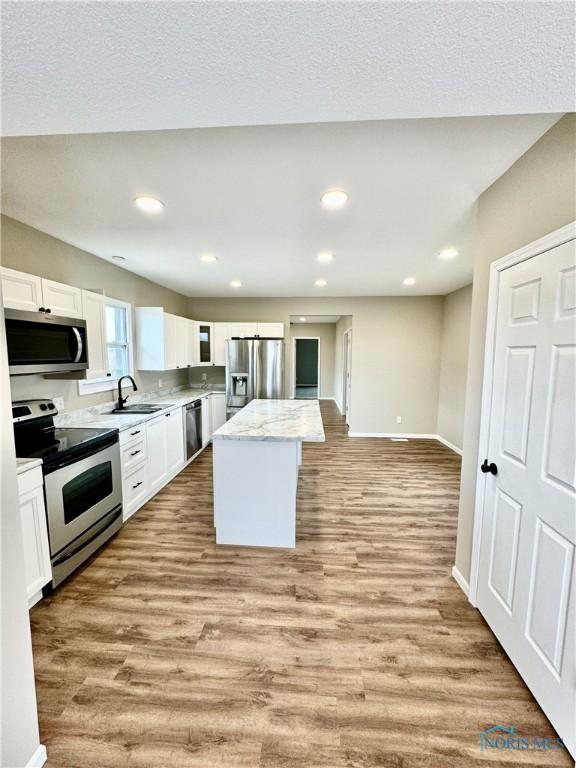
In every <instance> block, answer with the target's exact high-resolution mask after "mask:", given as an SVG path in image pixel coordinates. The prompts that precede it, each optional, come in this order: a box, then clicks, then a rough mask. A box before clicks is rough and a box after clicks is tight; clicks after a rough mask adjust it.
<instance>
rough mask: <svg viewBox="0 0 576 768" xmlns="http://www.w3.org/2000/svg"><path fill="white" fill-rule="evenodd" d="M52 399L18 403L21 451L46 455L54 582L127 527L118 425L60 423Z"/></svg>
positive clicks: (15, 408) (34, 455)
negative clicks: (65, 425)
mask: <svg viewBox="0 0 576 768" xmlns="http://www.w3.org/2000/svg"><path fill="white" fill-rule="evenodd" d="M55 413H57V411H56V409H55V408H54V404H53V403H52V402H51V401H50V400H29V401H26V402H17V403H12V415H13V421H14V433H15V438H16V455H17V456H19V457H26V458H41V459H42V461H43V463H42V472H43V474H44V495H45V499H46V515H47V519H48V536H49V540H50V557H51V561H52V586H54V587H56V586H58V585H59V584H60V583H61V582H62V581H63V580H64V579H65V578H66V577H67V576H69V575H70V574H71V573H72V571H74V570H75V569H76V568H77V567H78V566H79V565H80V564H81V563H82V562H84V561H85V560H86V559H87V558H88V557H90V555H92V554H93V553H94V552H95V551H96V550H97V549H98V548H99V547H101V546H102V544H104V543H105V542H106V541H107V540H108V539H109V538H110V537H111V536H112V535H113V534H114V533H116V531H118V530H119V529H120V527H121V525H122V480H121V475H120V451H119V447H118V430H117V429H88V428H76V427H69V428H66V429H61V428H57V427H55V426H54V419H53V415H54V414H55Z"/></svg>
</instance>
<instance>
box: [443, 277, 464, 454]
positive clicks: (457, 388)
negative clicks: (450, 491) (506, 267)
mask: <svg viewBox="0 0 576 768" xmlns="http://www.w3.org/2000/svg"><path fill="white" fill-rule="evenodd" d="M471 308H472V286H471V285H467V286H465V287H464V288H460V290H459V291H454V292H453V293H449V294H448V295H447V296H445V297H444V320H443V324H442V351H441V357H440V389H439V393H438V428H437V432H438V434H439V435H440V436H441V437H443V438H444V439H445V440H448V442H449V443H452V445H455V446H456V448H460V449H461V448H462V436H463V433H464V406H465V402H466V372H467V370H468V339H469V334H470V310H471Z"/></svg>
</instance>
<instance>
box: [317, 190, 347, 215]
mask: <svg viewBox="0 0 576 768" xmlns="http://www.w3.org/2000/svg"><path fill="white" fill-rule="evenodd" d="M320 200H321V202H322V205H323V206H324V208H328V209H329V210H331V211H334V210H336V209H337V208H342V206H344V205H346V203H347V202H348V195H347V194H346V192H344V190H343V189H329V190H328V192H324V194H323V195H322V197H321V198H320Z"/></svg>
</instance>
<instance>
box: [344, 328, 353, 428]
mask: <svg viewBox="0 0 576 768" xmlns="http://www.w3.org/2000/svg"><path fill="white" fill-rule="evenodd" d="M348 377H350V398H348ZM349 400H352V328H346V330H345V331H344V333H343V334H342V415H343V416H344V421H345V423H346V425H347V426H348V427H349V426H350V406H351V403H350V402H348V401H349ZM346 413H348V421H346Z"/></svg>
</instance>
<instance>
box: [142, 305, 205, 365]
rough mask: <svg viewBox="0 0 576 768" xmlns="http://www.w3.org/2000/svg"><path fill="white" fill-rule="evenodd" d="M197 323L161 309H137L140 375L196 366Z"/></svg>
mask: <svg viewBox="0 0 576 768" xmlns="http://www.w3.org/2000/svg"><path fill="white" fill-rule="evenodd" d="M193 329H194V322H193V321H192V320H188V319H187V318H186V317H179V316H178V315H171V314H170V313H169V312H164V309H163V308H162V307H137V308H136V360H137V363H136V366H137V368H138V370H140V371H171V370H176V369H177V368H189V367H190V366H192V365H194V363H195V361H194V355H193V353H194V345H193V343H192V341H191V339H192V338H193Z"/></svg>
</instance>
